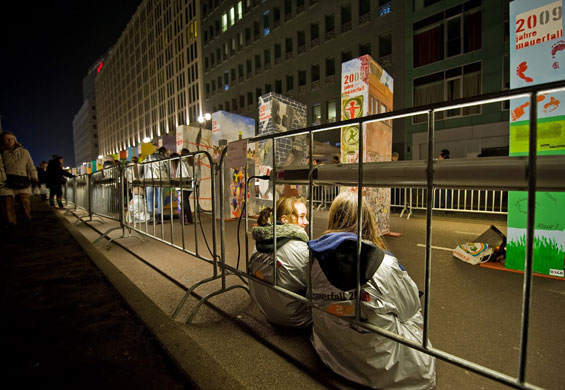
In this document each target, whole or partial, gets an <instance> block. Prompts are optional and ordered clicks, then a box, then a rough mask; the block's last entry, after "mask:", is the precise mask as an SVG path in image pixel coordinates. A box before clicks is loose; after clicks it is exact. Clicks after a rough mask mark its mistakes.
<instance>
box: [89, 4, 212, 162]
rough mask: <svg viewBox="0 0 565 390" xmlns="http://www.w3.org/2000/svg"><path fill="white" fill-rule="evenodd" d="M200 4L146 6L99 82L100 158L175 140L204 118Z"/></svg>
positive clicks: (125, 33) (114, 50)
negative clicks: (179, 128)
mask: <svg viewBox="0 0 565 390" xmlns="http://www.w3.org/2000/svg"><path fill="white" fill-rule="evenodd" d="M197 3H198V2H197V1H196V0H186V1H169V0H144V1H143V2H142V3H141V4H140V6H139V7H138V9H137V10H136V12H135V14H134V15H133V17H132V19H131V20H130V22H129V23H128V25H127V27H126V29H125V30H124V31H123V33H122V35H121V36H120V38H119V39H118V41H117V43H116V44H115V45H114V47H113V48H112V49H110V51H109V53H108V55H107V57H106V59H105V62H104V64H103V66H102V68H101V69H100V72H99V74H98V77H97V78H96V107H97V112H98V130H99V141H100V142H99V151H100V154H103V155H106V154H114V153H118V152H119V151H121V150H125V149H126V148H128V147H132V146H136V145H138V144H139V143H140V142H142V141H143V140H144V139H146V138H148V139H156V138H158V137H160V136H162V135H163V134H169V133H172V134H174V132H175V130H176V127H177V126H179V125H186V124H190V123H194V122H195V121H196V118H197V117H198V115H200V113H201V112H202V110H201V105H200V96H201V93H202V91H201V89H202V87H201V82H200V77H201V76H200V69H201V66H200V65H199V53H200V52H201V47H200V43H199V42H200V41H199V39H198V19H199V16H198V14H199V7H198V6H197Z"/></svg>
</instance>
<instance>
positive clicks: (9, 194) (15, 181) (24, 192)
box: [0, 131, 38, 227]
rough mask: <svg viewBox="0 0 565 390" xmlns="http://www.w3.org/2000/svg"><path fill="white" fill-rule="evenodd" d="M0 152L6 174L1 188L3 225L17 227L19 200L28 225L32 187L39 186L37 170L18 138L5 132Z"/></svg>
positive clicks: (0, 142)
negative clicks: (17, 204)
mask: <svg viewBox="0 0 565 390" xmlns="http://www.w3.org/2000/svg"><path fill="white" fill-rule="evenodd" d="M0 150H1V154H2V163H3V167H4V168H3V170H4V172H5V174H6V181H5V183H4V186H3V187H2V188H0V206H1V208H2V213H1V214H2V218H3V223H4V224H6V225H7V226H8V227H11V226H15V225H16V222H17V221H16V204H15V199H17V200H18V203H19V204H20V206H21V208H22V210H23V213H24V218H25V221H26V222H27V223H30V222H31V206H30V202H29V196H30V194H31V187H32V185H33V186H37V185H38V184H37V170H36V169H35V165H34V164H33V160H32V159H31V155H30V154H29V152H28V151H27V150H26V149H25V148H24V147H23V146H22V145H21V144H19V143H18V141H17V139H16V136H15V135H14V134H13V133H11V132H9V131H5V132H3V133H0Z"/></svg>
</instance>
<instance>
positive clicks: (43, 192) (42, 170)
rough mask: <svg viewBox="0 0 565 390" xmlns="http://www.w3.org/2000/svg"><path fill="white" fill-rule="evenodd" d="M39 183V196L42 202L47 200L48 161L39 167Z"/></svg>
mask: <svg viewBox="0 0 565 390" xmlns="http://www.w3.org/2000/svg"><path fill="white" fill-rule="evenodd" d="M37 181H38V184H39V195H40V196H41V200H43V201H46V200H47V194H48V192H47V161H42V162H41V164H39V166H38V167H37Z"/></svg>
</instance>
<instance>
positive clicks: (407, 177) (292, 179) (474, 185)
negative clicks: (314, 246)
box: [69, 81, 565, 389]
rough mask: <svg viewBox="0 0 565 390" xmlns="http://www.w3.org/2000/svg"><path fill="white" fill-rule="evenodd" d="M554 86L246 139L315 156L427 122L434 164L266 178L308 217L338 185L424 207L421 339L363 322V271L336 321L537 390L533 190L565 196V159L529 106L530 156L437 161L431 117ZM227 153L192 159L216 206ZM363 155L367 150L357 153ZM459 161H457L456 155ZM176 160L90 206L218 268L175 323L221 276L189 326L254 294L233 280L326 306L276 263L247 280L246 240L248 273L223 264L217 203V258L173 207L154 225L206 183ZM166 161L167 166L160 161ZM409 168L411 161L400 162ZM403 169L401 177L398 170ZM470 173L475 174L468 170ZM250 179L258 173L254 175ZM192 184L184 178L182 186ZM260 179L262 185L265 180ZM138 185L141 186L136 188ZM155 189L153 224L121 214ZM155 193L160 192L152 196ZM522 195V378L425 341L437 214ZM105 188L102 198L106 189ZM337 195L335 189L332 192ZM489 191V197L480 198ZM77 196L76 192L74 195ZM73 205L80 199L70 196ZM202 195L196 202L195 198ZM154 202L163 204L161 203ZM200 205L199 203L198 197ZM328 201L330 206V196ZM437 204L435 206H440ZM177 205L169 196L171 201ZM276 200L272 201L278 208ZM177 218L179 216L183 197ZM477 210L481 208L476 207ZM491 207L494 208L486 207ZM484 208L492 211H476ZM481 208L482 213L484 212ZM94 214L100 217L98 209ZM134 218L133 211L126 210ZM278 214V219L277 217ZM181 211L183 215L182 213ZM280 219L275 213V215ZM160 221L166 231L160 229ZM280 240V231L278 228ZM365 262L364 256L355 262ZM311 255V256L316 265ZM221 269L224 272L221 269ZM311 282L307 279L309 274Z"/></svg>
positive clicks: (285, 172) (499, 204) (277, 172)
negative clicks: (292, 286)
mask: <svg viewBox="0 0 565 390" xmlns="http://www.w3.org/2000/svg"><path fill="white" fill-rule="evenodd" d="M550 90H551V91H555V90H565V82H563V81H561V82H556V83H549V84H544V85H537V86H532V87H526V88H521V89H516V90H509V91H504V92H500V93H492V94H486V95H481V96H478V97H473V98H464V99H459V100H456V101H453V102H449V103H448V104H446V103H436V104H432V105H428V106H423V107H416V108H412V109H405V110H398V111H391V112H388V113H383V114H377V115H372V116H369V117H364V118H356V119H352V120H349V121H343V122H339V123H334V124H332V126H316V127H312V128H308V129H300V130H293V131H288V132H286V133H277V134H270V135H263V136H258V137H254V138H252V139H250V140H249V141H250V142H258V141H268V142H272V143H273V147H272V149H271V150H273V161H277V160H276V150H277V148H276V147H275V146H276V143H277V142H278V141H279V140H280V139H282V138H287V137H293V136H296V135H302V134H306V135H307V136H308V137H309V139H310V150H309V155H310V157H312V145H313V138H314V133H319V132H322V131H328V130H333V129H336V128H341V127H344V126H347V125H353V124H355V125H358V127H359V132H360V134H359V148H360V149H363V139H364V138H363V132H364V126H363V125H364V124H366V123H370V122H376V121H390V120H391V119H396V118H404V117H411V116H415V115H422V114H425V115H427V116H428V141H429V143H428V158H427V160H426V161H418V162H394V163H387V162H384V163H367V162H364V161H363V160H362V158H361V160H360V161H359V162H358V163H356V164H332V166H329V165H326V166H317V167H313V166H311V165H310V166H309V167H308V168H307V169H304V168H297V169H285V168H281V167H277V166H276V164H273V171H272V173H271V175H270V179H271V180H272V181H273V185H272V188H273V199H276V196H275V189H276V187H277V185H278V184H294V185H302V186H308V191H307V193H308V194H311V196H309V198H310V199H309V202H308V207H309V213H310V215H312V212H313V209H314V207H315V204H316V205H317V206H316V207H320V205H322V204H323V205H324V207H326V205H327V204H328V203H329V199H333V197H335V194H336V193H337V192H336V191H337V188H339V187H341V186H349V187H357V188H362V187H388V188H394V190H393V194H392V199H393V201H392V202H391V205H392V206H395V207H403V209H405V210H406V211H408V210H409V209H410V208H412V209H413V208H421V209H425V210H426V250H425V283H424V284H425V285H424V298H423V300H424V305H423V317H424V320H423V338H422V339H423V342H422V343H416V342H414V341H411V340H409V339H407V338H404V337H402V336H399V335H397V334H395V333H393V332H390V331H387V330H385V329H382V328H379V327H376V326H374V325H371V324H370V323H368V322H366V321H364V320H362V319H361V316H360V307H361V299H362V296H361V282H360V275H359V271H358V273H357V282H356V284H357V286H356V289H355V291H356V294H355V296H356V298H355V300H356V304H355V308H354V311H355V313H354V314H355V315H354V317H351V318H349V317H340V318H341V319H342V320H345V321H348V322H350V323H351V324H353V325H354V326H356V327H357V328H359V329H364V330H366V331H370V332H375V333H377V334H379V335H382V336H385V337H387V338H389V339H391V340H394V341H396V342H398V343H401V344H404V345H406V346H408V347H410V348H412V349H415V350H417V351H420V352H423V353H426V354H428V355H431V356H433V357H435V358H439V359H442V360H443V361H445V362H447V363H449V364H453V365H456V366H458V367H461V368H463V369H466V370H469V371H471V372H474V373H477V374H479V375H482V376H484V377H487V378H490V379H492V380H494V381H497V382H499V383H502V384H505V385H508V386H512V387H515V388H520V389H537V388H538V387H537V386H535V385H533V384H530V383H528V382H527V381H526V380H525V372H526V367H527V352H528V329H529V323H530V312H529V308H530V304H531V289H532V275H533V272H532V262H533V239H534V221H535V219H534V218H535V194H536V191H540V190H551V191H565V183H564V182H563V181H562V180H560V178H562V177H565V161H564V160H565V159H564V157H563V156H539V157H538V156H537V155H536V146H537V139H536V136H537V111H536V110H535V109H532V110H531V114H530V118H529V119H530V121H529V125H530V135H529V136H530V139H529V145H530V153H529V155H528V156H527V157H504V158H496V159H495V158H483V159H474V160H473V159H467V160H466V161H464V163H460V164H458V163H457V162H456V161H455V162H454V161H450V160H443V161H441V163H438V161H437V160H435V159H434V155H435V153H434V134H435V131H434V124H435V121H434V117H435V114H436V113H437V112H441V111H445V110H448V109H453V108H454V107H464V106H465V107H466V106H473V105H481V104H487V103H493V102H500V101H504V100H508V99H511V98H517V97H522V98H523V97H528V98H529V99H530V106H531V107H535V106H536V105H537V101H536V97H537V95H538V94H541V93H548V91H550ZM226 151H227V148H226V149H224V151H223V153H222V155H221V157H220V160H219V162H217V163H216V162H214V161H213V160H212V158H211V156H210V155H209V154H208V153H206V152H197V153H191V156H192V157H193V158H194V157H195V156H196V155H197V154H203V155H204V157H205V159H207V161H208V166H209V167H211V168H212V169H211V173H210V187H211V191H210V194H211V198H212V199H213V200H215V199H216V197H219V199H220V204H224V201H225V191H224V187H225V183H224V176H225V175H223V174H220V175H219V183H220V185H219V195H218V194H216V193H215V188H214V182H215V175H216V173H215V168H216V167H218V168H219V170H220V172H223V171H224V170H225V169H227V168H226V155H227V153H226ZM360 155H361V156H362V155H363V154H362V153H360ZM191 156H183V157H181V158H178V159H177V160H178V161H179V164H180V163H181V162H182V161H183V159H185V160H188V158H189V157H191ZM454 160H456V159H454ZM173 161H175V159H172V160H171V159H170V160H165V161H159V162H146V163H144V164H145V167H148V168H149V167H150V166H151V165H150V164H153V166H155V164H158V165H159V166H160V167H161V168H164V169H165V170H166V169H167V166H168V169H169V177H168V178H165V177H164V175H163V174H162V173H159V174H157V175H152V176H151V177H146V175H144V176H143V178H141V176H139V175H138V176H137V178H136V176H135V170H137V173H138V174H139V172H140V171H139V169H140V168H141V166H143V164H139V166H134V167H133V168H130V167H127V168H126V169H125V170H124V174H123V175H119V174H118V175H117V176H115V177H112V176H110V177H112V180H109V181H107V182H105V181H103V180H92V179H91V180H92V186H93V187H96V186H98V189H93V190H92V194H93V199H92V206H91V208H92V209H93V210H95V212H96V213H100V214H107V215H108V216H109V217H110V218H117V219H118V220H119V221H120V223H121V225H122V226H124V225H125V226H127V227H128V228H129V229H132V230H135V231H137V232H138V233H140V234H142V235H146V236H151V237H152V238H155V239H158V240H160V241H162V242H164V243H166V244H168V245H171V246H173V247H176V248H178V249H180V250H182V251H183V252H186V253H187V254H190V255H192V256H194V257H197V258H200V259H202V260H206V261H208V262H210V263H211V264H212V265H213V273H212V276H210V277H207V278H204V279H202V280H201V281H199V282H198V283H196V284H194V285H193V286H191V287H190V288H185V290H186V294H185V296H184V297H183V299H182V300H181V302H180V303H179V304H178V306H177V309H176V310H175V312H174V313H173V317H175V316H177V315H178V313H179V311H180V309H181V308H182V306H183V305H184V303H185V302H186V299H187V298H188V296H189V295H190V294H191V293H192V291H193V290H194V289H195V288H197V287H198V286H200V285H202V284H204V283H207V282H210V281H212V280H217V279H221V281H222V284H221V287H220V288H219V289H217V290H216V291H214V292H212V293H210V294H208V295H206V296H205V297H203V298H202V299H201V300H200V301H199V302H198V304H197V305H196V307H195V308H194V309H193V311H192V312H191V313H190V315H189V317H188V319H187V323H190V322H191V321H192V320H193V319H194V317H195V315H196V314H197V312H198V310H199V308H200V307H201V305H202V304H203V303H205V302H206V301H207V300H208V299H209V298H210V297H212V296H217V295H219V294H223V293H225V292H228V291H231V290H233V289H236V288H241V289H244V290H246V291H248V289H247V286H246V285H245V283H244V284H235V285H233V284H232V285H230V286H229V287H228V286H227V283H226V278H227V277H228V276H232V275H233V276H237V277H238V278H240V279H241V280H242V281H243V280H253V281H254V282H256V283H259V284H262V285H264V286H267V287H269V288H272V289H273V290H276V291H277V292H280V293H282V294H285V295H287V296H289V297H293V298H295V299H297V300H299V301H301V302H303V303H304V304H306V305H308V306H310V307H312V310H322V311H324V310H325V309H324V308H321V307H317V306H316V305H315V304H314V303H313V301H312V299H311V296H312V291H311V287H310V286H311V283H309V284H308V286H309V287H308V290H307V292H306V294H305V296H302V295H299V294H296V293H293V292H292V291H289V290H286V289H284V288H282V287H280V286H278V284H277V266H276V262H273V273H274V281H273V282H272V283H268V282H265V281H264V280H261V279H258V278H256V277H255V276H254V275H249V273H248V262H249V243H248V239H247V237H246V240H245V250H244V251H245V256H246V259H245V260H246V261H245V269H244V270H241V269H239V267H233V266H230V265H228V264H226V250H225V243H226V237H225V218H224V216H223V208H220V215H219V220H220V224H221V225H220V229H219V244H220V254H219V255H218V254H217V253H216V243H217V240H216V238H217V234H218V233H217V230H216V210H215V203H216V202H215V201H213V202H211V210H210V212H211V217H212V230H211V232H210V235H211V237H212V241H213V243H212V248H208V249H209V251H210V254H211V258H208V257H206V256H204V255H203V254H202V251H200V250H199V249H198V248H197V247H196V248H195V249H193V248H189V245H187V241H188V237H185V235H184V232H185V230H184V225H183V224H182V219H180V218H175V212H174V210H173V207H172V205H171V207H170V208H169V209H168V210H167V212H165V211H164V209H161V214H160V217H159V218H160V222H161V224H159V223H158V222H159V221H156V220H155V215H156V213H155V211H154V210H156V209H157V210H158V209H159V203H158V200H160V201H161V203H160V204H161V205H163V201H164V200H166V198H167V192H166V190H167V189H169V196H171V197H172V192H171V191H170V189H175V191H176V189H177V188H179V189H180V191H181V193H182V190H183V189H187V188H192V189H193V191H194V192H196V193H198V188H199V185H200V184H201V183H199V181H200V179H201V177H200V178H199V176H198V173H197V172H196V170H195V169H194V167H193V168H192V175H191V179H193V180H190V183H189V180H188V177H186V178H185V177H183V175H182V174H181V175H180V177H179V178H178V179H179V180H178V181H177V180H176V178H173V179H171V176H170V172H171V167H172V165H171V164H172V162H173ZM163 163H165V164H167V165H165V166H163V165H161V164H163ZM403 163H405V164H403ZM485 167H489V168H492V169H491V170H489V169H485ZM132 169H133V170H134V172H130V174H126V173H127V172H128V170H130V171H131V170H132ZM399 172H401V173H400V174H399ZM469 173H472V174H469ZM252 178H253V177H252ZM252 178H248V177H247V171H246V172H245V183H248V180H250V179H252ZM185 179H187V180H185ZM261 179H265V178H264V177H263V178H261ZM120 182H121V183H124V182H126V183H127V184H126V185H125V187H124V186H122V187H118V186H116V183H120ZM104 186H111V188H113V190H110V189H109V188H106V187H104ZM316 186H319V187H318V188H324V187H328V188H335V190H328V192H326V194H328V193H329V196H328V197H326V196H325V195H323V191H322V190H314V188H315V187H316ZM136 187H137V188H138V189H137V190H135V188H136ZM75 188H76V187H73V190H70V191H74V189H75ZM149 188H152V189H153V197H152V201H151V203H150V204H148V203H147V201H146V200H145V201H139V199H138V201H139V203H140V205H141V209H142V210H141V211H143V212H145V213H146V212H150V214H151V215H152V217H151V220H150V221H149V220H144V221H136V220H135V216H133V217H132V219H131V220H130V221H127V220H126V218H125V215H126V213H125V210H126V204H125V202H124V201H123V199H124V193H126V194H130V193H131V195H130V196H131V199H133V196H134V195H135V194H136V192H137V194H138V195H140V194H143V195H144V196H147V195H148V194H149V193H150V192H151V191H147V190H148V189H149ZM156 189H159V191H155V190H156ZM516 190H522V191H523V190H527V191H528V205H527V211H528V221H527V234H526V261H525V271H524V284H523V306H522V316H521V340H520V352H519V367H518V374H517V376H511V375H508V374H505V373H503V372H500V371H497V370H496V369H493V368H490V367H487V366H485V365H481V364H478V363H476V362H472V361H469V360H467V359H465V358H463V357H461V356H457V355H455V354H453V353H450V352H447V351H444V350H441V349H439V348H435V347H432V346H431V345H430V344H429V342H428V335H429V329H430V318H429V308H430V295H431V294H430V293H431V290H432V283H431V277H430V275H431V259H432V251H431V249H432V248H431V236H432V212H433V210H437V209H444V210H450V211H466V212H495V213H504V212H505V210H504V208H503V204H504V193H505V191H516ZM105 191H106V192H105ZM111 191H114V192H113V194H114V195H115V194H116V193H118V194H119V197H120V198H121V199H122V201H121V202H119V203H118V204H119V205H121V211H120V210H115V209H114V208H113V207H114V204H113V203H112V201H111V200H110V199H109V196H110V194H111V193H112V192H111ZM247 191H248V189H247V186H245V198H244V199H246V200H247V199H248V198H247ZM332 191H333V192H332ZM481 191H484V192H481ZM155 192H158V195H157V196H154V195H155ZM69 194H71V192H69ZM357 194H358V200H359V202H358V215H362V213H361V202H360V201H361V199H362V196H363V192H362V191H357ZM72 196H73V197H74V198H75V199H76V195H75V194H74V192H73V194H72ZM196 198H198V196H196ZM101 199H106V200H108V201H109V202H110V203H109V204H107V205H105V206H102V205H100V203H97V202H100V201H101ZM157 199H158V200H157ZM193 199H194V198H193ZM326 199H327V200H326ZM436 200H437V203H436ZM171 202H172V198H171V200H170V201H169V203H171ZM274 202H275V201H274V200H273V205H274ZM180 204H181V212H182V207H183V206H182V204H183V202H182V200H181V202H180ZM475 205H477V207H476V208H473V207H474V206H475ZM485 205H490V208H488V207H486V206H485ZM478 206H481V207H483V206H484V207H486V208H480V207H478ZM193 210H195V212H196V215H200V211H201V210H200V207H199V203H198V202H197V201H194V208H193ZM483 210H485V211H483ZM93 212H94V211H93ZM128 212H129V210H128ZM275 214H276V213H275ZM181 215H182V214H181ZM243 216H244V218H245V228H246V231H248V230H249V229H248V228H249V212H248V210H247V204H246V205H245V206H244V213H243ZM146 217H147V216H146V215H142V217H141V218H140V219H144V218H146ZM274 218H275V219H276V215H274ZM175 219H179V221H178V222H177V224H178V227H179V229H180V231H181V232H182V238H181V241H182V244H178V243H177V242H176V239H175V234H174V229H175V228H174V226H173V225H174V223H175ZM164 222H168V225H167V231H168V233H167V234H166V229H165V226H164ZM159 225H160V226H159ZM196 226H197V225H194V232H195V233H194V243H193V245H197V242H198V239H197V233H196V230H197V229H196ZM360 229H361V223H359V224H358V231H357V235H358V237H359V236H360V235H361V231H360ZM309 230H310V231H309V233H310V237H312V234H313V231H312V226H311V225H310V227H309ZM273 232H274V235H275V241H276V230H275V229H273ZM274 248H275V249H274V252H275V253H274V256H276V245H275V246H274ZM360 253H361V242H360V240H358V247H357V256H359V255H360ZM358 262H359V258H358ZM311 263H312V259H310V264H311ZM218 269H219V272H218ZM308 278H310V275H308Z"/></svg>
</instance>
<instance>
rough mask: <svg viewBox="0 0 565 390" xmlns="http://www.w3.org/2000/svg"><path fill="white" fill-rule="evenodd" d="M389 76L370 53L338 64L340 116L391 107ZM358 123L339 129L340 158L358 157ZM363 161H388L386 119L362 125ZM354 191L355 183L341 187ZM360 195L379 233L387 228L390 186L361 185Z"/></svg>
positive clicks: (388, 126) (356, 115) (350, 116)
mask: <svg viewBox="0 0 565 390" xmlns="http://www.w3.org/2000/svg"><path fill="white" fill-rule="evenodd" d="M392 103H393V79H392V78H391V77H390V75H388V74H387V73H386V72H385V71H384V69H382V67H380V66H379V64H377V63H376V62H375V61H374V60H373V59H372V58H371V57H370V56H368V55H366V56H362V57H359V58H355V59H353V60H351V61H348V62H345V63H343V64H342V80H341V120H349V119H354V118H362V117H365V116H368V115H373V114H378V113H383V112H388V111H391V110H392ZM359 133H360V132H359V126H358V125H350V126H345V127H343V128H342V129H341V161H343V162H344V163H356V162H358V161H359V138H360V137H359ZM363 133H364V138H363V144H364V150H363V161H366V162H376V161H390V158H391V153H392V127H391V123H390V121H383V122H375V123H370V124H366V125H364V132H363ZM342 190H344V191H357V188H356V187H349V188H343V189H342ZM363 191H364V193H363V197H364V199H365V201H366V202H367V203H368V205H369V207H370V208H371V210H372V211H373V215H374V217H375V220H376V222H377V225H378V227H379V229H380V232H381V233H382V234H384V233H388V232H389V231H390V189H389V188H365V189H364V190H363Z"/></svg>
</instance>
